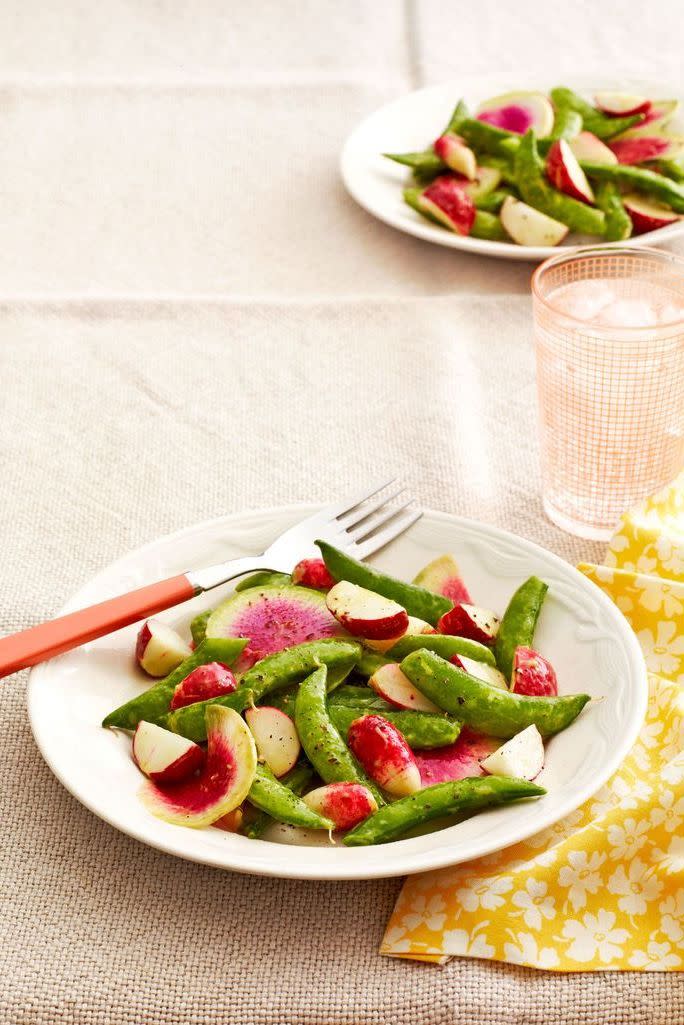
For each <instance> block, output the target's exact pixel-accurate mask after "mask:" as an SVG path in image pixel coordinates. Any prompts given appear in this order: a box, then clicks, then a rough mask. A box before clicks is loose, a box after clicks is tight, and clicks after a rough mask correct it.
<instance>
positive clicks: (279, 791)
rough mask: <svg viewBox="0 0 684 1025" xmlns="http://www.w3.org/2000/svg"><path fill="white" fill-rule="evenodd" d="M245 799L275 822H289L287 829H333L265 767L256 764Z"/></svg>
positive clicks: (331, 824)
mask: <svg viewBox="0 0 684 1025" xmlns="http://www.w3.org/2000/svg"><path fill="white" fill-rule="evenodd" d="M247 800H248V801H249V803H250V804H253V805H254V807H255V808H259V810H260V811H265V812H266V813H267V814H268V815H270V816H271V818H272V819H275V820H276V821H277V822H289V824H290V825H291V826H302V827H303V828H304V829H332V828H333V823H332V822H331V821H330V819H326V818H324V817H323V816H322V815H319V814H318V812H316V811H314V810H313V809H312V808H309V806H308V805H307V804H305V803H304V801H302V800H301V799H300V798H299V797H298V796H297V795H296V794H295V793H294V791H292V790H291V789H290V788H289V787H287V786H285V785H284V784H283V783H281V782H280V781H279V780H277V779H276V777H275V776H274V775H273V773H272V772H271V770H270V769H269V768H268V767H267V766H265V765H257V769H256V775H255V777H254V782H253V783H252V785H251V787H250V788H249V793H248V794H247Z"/></svg>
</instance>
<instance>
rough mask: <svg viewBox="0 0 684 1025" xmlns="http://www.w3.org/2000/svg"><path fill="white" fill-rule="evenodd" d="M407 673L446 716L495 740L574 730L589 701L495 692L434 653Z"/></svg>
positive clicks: (412, 658) (414, 657) (405, 667)
mask: <svg viewBox="0 0 684 1025" xmlns="http://www.w3.org/2000/svg"><path fill="white" fill-rule="evenodd" d="M401 668H402V671H403V672H404V673H405V674H406V676H408V678H409V680H410V681H411V683H412V684H413V685H414V686H415V687H417V688H418V690H419V691H420V692H421V693H422V694H425V696H426V697H428V698H430V699H431V700H432V701H434V703H435V704H436V705H438V706H439V707H440V708H443V709H444V711H445V712H451V713H452V715H455V716H456V717H457V718H459V719H460V720H461V721H462V722H464V723H465V724H466V725H467V726H472V728H473V729H475V730H477V731H478V732H480V733H485V734H487V735H488V736H490V737H503V738H505V739H508V738H509V737H514V736H515V734H516V733H520V731H521V730H524V729H525V728H526V727H527V726H532V725H535V726H536V727H537V729H538V730H539V732H540V733H541V734H542V736H544V737H550V736H552V735H553V734H554V733H560V731H561V730H564V729H565V728H566V726H569V725H570V723H571V722H573V720H574V719H576V718H577V716H578V715H579V713H580V712H581V711H582V709H583V708H584V706H585V705H586V703H587V701H589V695H588V694H568V695H563V696H562V697H553V698H552V697H548V698H546V697H544V698H536V697H527V696H524V695H521V694H515V693H511V692H510V691H506V690H503V689H501V688H499V687H492V686H491V685H490V684H488V683H484V682H483V681H482V680H477V679H476V678H475V677H474V676H470V675H469V674H468V673H464V672H463V670H462V669H459V668H458V667H457V666H455V665H453V664H452V663H451V662H447V661H445V659H443V658H440V656H439V655H436V654H435V653H434V652H433V651H414V652H413V653H412V654H411V655H407V656H406V658H405V659H404V661H403V662H402V663H401Z"/></svg>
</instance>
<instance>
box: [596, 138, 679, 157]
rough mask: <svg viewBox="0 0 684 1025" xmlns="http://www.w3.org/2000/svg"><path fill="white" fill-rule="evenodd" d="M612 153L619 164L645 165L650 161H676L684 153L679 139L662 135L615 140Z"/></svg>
mask: <svg viewBox="0 0 684 1025" xmlns="http://www.w3.org/2000/svg"><path fill="white" fill-rule="evenodd" d="M610 148H611V150H612V152H613V153H614V154H615V156H616V157H617V160H618V163H619V164H643V163H646V161H649V160H658V159H659V158H661V159H665V160H676V159H677V158H678V157H679V156H681V153H682V142H681V140H679V139H668V138H666V137H665V136H662V135H642V136H640V137H639V138H637V139H613V141H612V142H611V143H610Z"/></svg>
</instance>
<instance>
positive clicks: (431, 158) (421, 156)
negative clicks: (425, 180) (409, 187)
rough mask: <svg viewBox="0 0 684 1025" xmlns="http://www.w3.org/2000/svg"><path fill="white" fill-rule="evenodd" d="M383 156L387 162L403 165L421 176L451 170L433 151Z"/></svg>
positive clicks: (385, 154) (386, 154)
mask: <svg viewBox="0 0 684 1025" xmlns="http://www.w3.org/2000/svg"><path fill="white" fill-rule="evenodd" d="M382 155H383V157H386V158H387V160H393V161H394V162H395V164H403V165H404V166H405V167H410V168H411V170H412V171H419V172H420V173H421V174H431V175H435V174H440V173H441V172H442V171H448V170H449V168H448V167H447V165H446V164H445V163H444V161H443V160H441V159H440V158H439V157H438V156H437V154H436V153H435V152H434V150H432V149H424V150H420V151H418V152H415V153H383V154H382Z"/></svg>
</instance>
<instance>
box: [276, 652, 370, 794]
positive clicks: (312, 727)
mask: <svg viewBox="0 0 684 1025" xmlns="http://www.w3.org/2000/svg"><path fill="white" fill-rule="evenodd" d="M295 726H296V727H297V733H298V734H299V739H300V741H301V743H302V747H303V748H304V751H305V753H306V756H307V758H308V759H309V761H310V762H311V764H312V765H313V767H314V769H315V770H316V772H317V773H318V775H319V776H320V777H321V779H322V780H323V782H324V783H362V784H363V785H364V786H366V787H368V789H369V790H370V791H371V793H372V794H373V796H374V797H375V800H376V801H377V802H378V804H379V805H380V804H384V803H385V800H384V798H383V796H382V794H381V793H380V791H379V790H378V788H377V787H376V786H375V784H374V783H373V782H372V781H371V780H370V779H368V777H367V776H366V774H365V773H364V771H363V769H362V768H361V766H360V765H359V763H358V762H357V761H356V759H355V758H354V756H353V754H352V753H351V751H350V750H349V748H348V747H347V745H346V744H345V742H344V740H343V739H342V737H341V735H340V732H339V730H338V729H337V727H336V726H335V725H334V723H333V722H332V720H331V718H330V715H329V714H328V708H327V704H326V668H325V666H321V667H320V668H319V669H316V671H315V672H313V673H311V675H310V676H307V678H306V679H305V680H304V681H303V683H301V684H300V686H299V690H298V692H297V698H296V700H295Z"/></svg>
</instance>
